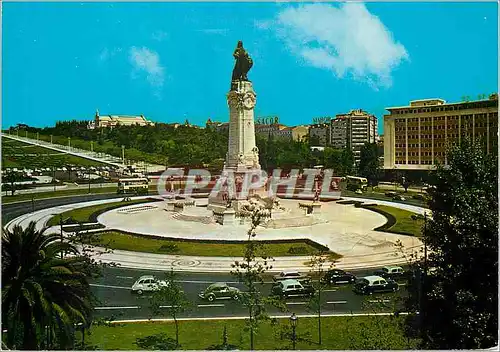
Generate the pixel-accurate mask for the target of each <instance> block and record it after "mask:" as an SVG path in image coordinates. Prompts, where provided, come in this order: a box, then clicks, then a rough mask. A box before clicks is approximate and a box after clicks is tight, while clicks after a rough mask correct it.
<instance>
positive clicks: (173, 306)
mask: <svg viewBox="0 0 500 352" xmlns="http://www.w3.org/2000/svg"><path fill="white" fill-rule="evenodd" d="M173 307H177V306H160V308H173Z"/></svg>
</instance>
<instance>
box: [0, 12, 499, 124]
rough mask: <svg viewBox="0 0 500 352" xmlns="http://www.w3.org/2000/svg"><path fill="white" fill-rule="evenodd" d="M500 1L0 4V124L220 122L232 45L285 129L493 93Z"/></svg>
mask: <svg viewBox="0 0 500 352" xmlns="http://www.w3.org/2000/svg"><path fill="white" fill-rule="evenodd" d="M497 6H498V5H497V3H494V2H493V3H388V2H385V3H366V4H363V3H349V4H344V3H227V2H224V3H3V16H2V17H3V38H2V41H3V48H2V64H3V65H2V66H3V67H2V69H3V70H2V88H3V89H2V91H3V95H2V103H3V104H2V120H3V121H2V122H3V126H4V127H7V126H10V125H14V124H16V123H27V124H29V125H33V126H40V127H42V126H50V125H53V124H54V123H55V122H56V121H58V120H67V119H78V120H84V119H92V118H93V115H94V112H95V110H96V109H99V111H100V113H101V114H103V115H105V114H128V115H135V114H137V115H139V114H144V115H145V116H147V117H148V118H150V119H152V120H154V121H162V122H173V121H184V119H185V118H186V117H187V118H188V119H189V121H190V122H191V123H195V124H200V125H202V124H203V125H204V123H205V121H206V119H207V118H208V117H210V118H212V119H216V120H219V121H228V108H227V104H226V100H225V95H226V93H227V91H228V90H229V87H230V78H231V72H232V69H233V66H234V59H233V57H232V52H233V50H234V48H235V46H236V42H237V41H238V40H243V43H244V46H245V48H246V49H247V50H248V52H249V53H250V56H251V57H252V58H253V60H254V67H253V68H252V70H251V71H250V73H249V78H250V80H252V82H253V84H254V89H255V91H256V93H257V105H256V114H257V115H259V116H269V115H278V116H279V117H280V121H281V122H282V123H284V124H287V125H296V124H302V123H311V122H312V119H313V118H314V117H321V116H334V115H336V114H339V113H345V112H348V111H349V110H351V109H357V108H361V109H364V110H366V111H368V112H371V113H373V114H375V115H376V116H377V117H378V119H379V130H381V127H382V123H381V122H382V116H383V114H384V113H385V110H384V108H385V107H388V106H400V105H407V104H408V102H409V101H410V100H413V99H424V98H443V99H445V100H447V101H451V102H455V101H460V100H461V98H462V97H463V96H466V95H468V96H470V97H471V98H476V97H477V96H478V95H479V94H490V93H493V92H495V91H497V90H498V45H497V43H498V37H497V36H498V32H497V28H498V27H497V26H498V23H497Z"/></svg>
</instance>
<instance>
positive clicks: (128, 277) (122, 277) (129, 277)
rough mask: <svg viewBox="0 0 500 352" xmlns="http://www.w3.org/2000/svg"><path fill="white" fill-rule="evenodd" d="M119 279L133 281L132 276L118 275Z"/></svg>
mask: <svg viewBox="0 0 500 352" xmlns="http://www.w3.org/2000/svg"><path fill="white" fill-rule="evenodd" d="M116 277H117V278H119V279H133V277H132V276H119V275H116Z"/></svg>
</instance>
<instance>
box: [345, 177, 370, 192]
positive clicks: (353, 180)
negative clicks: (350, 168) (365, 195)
mask: <svg viewBox="0 0 500 352" xmlns="http://www.w3.org/2000/svg"><path fill="white" fill-rule="evenodd" d="M346 180H347V187H346V188H347V189H348V190H349V191H357V190H358V189H360V190H362V191H363V190H364V189H365V188H366V186H367V185H368V180H367V179H366V178H364V177H355V176H347V177H346Z"/></svg>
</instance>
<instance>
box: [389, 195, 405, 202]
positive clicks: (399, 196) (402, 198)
mask: <svg viewBox="0 0 500 352" xmlns="http://www.w3.org/2000/svg"><path fill="white" fill-rule="evenodd" d="M392 200H401V201H405V200H406V198H405V197H403V196H402V195H400V194H398V195H397V196H395V197H393V198H392Z"/></svg>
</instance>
